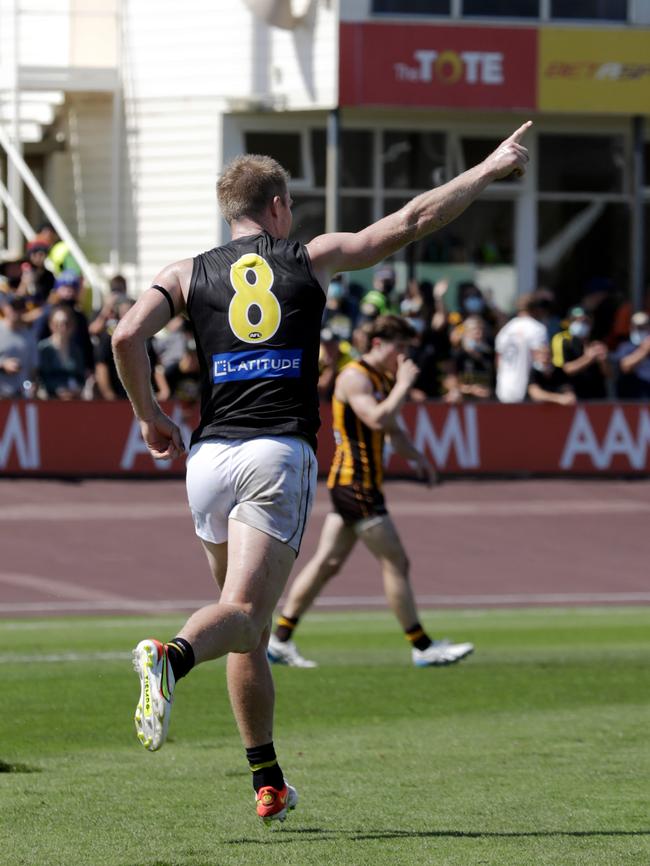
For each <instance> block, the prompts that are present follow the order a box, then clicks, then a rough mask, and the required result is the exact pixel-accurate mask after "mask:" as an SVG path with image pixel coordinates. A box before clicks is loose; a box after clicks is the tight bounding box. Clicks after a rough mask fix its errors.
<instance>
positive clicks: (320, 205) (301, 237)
mask: <svg viewBox="0 0 650 866" xmlns="http://www.w3.org/2000/svg"><path fill="white" fill-rule="evenodd" d="M292 198H293V208H292V209H291V210H292V213H293V225H292V227H291V237H292V239H293V240H297V241H301V242H302V243H303V244H306V243H308V242H309V241H310V240H312V239H313V238H315V237H316V236H317V235H322V234H323V232H324V231H325V196H324V195H300V194H294V193H292Z"/></svg>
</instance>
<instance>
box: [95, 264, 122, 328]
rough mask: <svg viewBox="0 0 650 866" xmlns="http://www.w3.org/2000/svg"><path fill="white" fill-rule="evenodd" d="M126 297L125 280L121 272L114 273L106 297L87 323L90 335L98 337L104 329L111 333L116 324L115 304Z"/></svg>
mask: <svg viewBox="0 0 650 866" xmlns="http://www.w3.org/2000/svg"><path fill="white" fill-rule="evenodd" d="M127 297H128V292H127V283H126V280H125V279H124V277H123V276H122V275H121V274H116V276H114V277H113V278H112V279H111V281H110V283H109V287H108V297H107V298H106V300H105V301H104V304H103V305H102V308H101V310H100V311H99V312H98V313H97V315H96V316H95V318H94V319H93V320H92V322H90V324H89V325H88V332H89V334H90V336H91V337H99V336H100V335H101V334H102V333H103V332H104V331H106V330H109V331H110V332H111V333H113V331H114V330H115V325H116V324H117V305H118V304H119V303H120V302H121V301H122V300H124V299H125V298H127Z"/></svg>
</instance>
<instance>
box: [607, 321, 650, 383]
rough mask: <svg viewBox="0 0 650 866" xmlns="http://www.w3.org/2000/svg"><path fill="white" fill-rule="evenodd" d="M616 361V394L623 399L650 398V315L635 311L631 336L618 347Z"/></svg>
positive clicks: (631, 324)
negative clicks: (617, 373)
mask: <svg viewBox="0 0 650 866" xmlns="http://www.w3.org/2000/svg"><path fill="white" fill-rule="evenodd" d="M614 362H615V363H616V365H617V367H618V371H619V376H618V381H617V384H616V396H617V397H619V398H620V399H621V400H648V399H650V316H649V315H648V314H647V313H643V312H640V313H634V315H633V316H632V318H631V319H630V337H629V340H626V341H625V342H624V343H621V345H620V346H619V347H618V349H617V350H616V352H615V354H614Z"/></svg>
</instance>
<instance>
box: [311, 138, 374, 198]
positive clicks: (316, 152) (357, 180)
mask: <svg viewBox="0 0 650 866" xmlns="http://www.w3.org/2000/svg"><path fill="white" fill-rule="evenodd" d="M372 137H373V136H372V132H367V131H365V130H359V129H344V130H342V131H341V186H342V188H343V189H350V188H352V187H366V188H367V189H372V180H373V166H374V149H373V144H372ZM325 147H326V137H325V130H324V129H312V131H311V154H312V164H313V167H314V185H315V186H320V187H324V186H325V182H326V154H325Z"/></svg>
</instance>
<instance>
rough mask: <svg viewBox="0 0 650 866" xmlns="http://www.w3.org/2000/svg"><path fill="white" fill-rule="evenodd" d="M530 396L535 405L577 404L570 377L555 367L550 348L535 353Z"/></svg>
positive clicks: (531, 372) (529, 387) (529, 386)
mask: <svg viewBox="0 0 650 866" xmlns="http://www.w3.org/2000/svg"><path fill="white" fill-rule="evenodd" d="M528 396H529V398H530V399H531V400H532V401H533V403H557V404H558V405H559V406H573V405H574V404H575V402H576V395H575V391H574V390H573V386H572V385H571V382H570V381H569V377H568V376H567V374H566V373H565V372H564V370H563V369H562V368H561V367H555V366H554V364H553V362H552V361H551V350H550V348H549V346H542V347H541V348H540V349H538V350H537V352H536V353H535V360H534V361H533V367H532V370H531V371H530V380H529V382H528Z"/></svg>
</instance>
